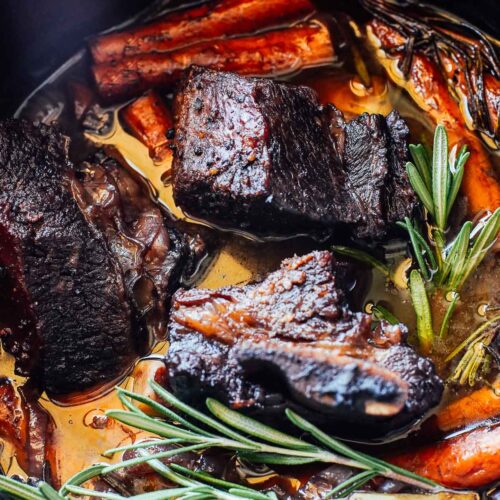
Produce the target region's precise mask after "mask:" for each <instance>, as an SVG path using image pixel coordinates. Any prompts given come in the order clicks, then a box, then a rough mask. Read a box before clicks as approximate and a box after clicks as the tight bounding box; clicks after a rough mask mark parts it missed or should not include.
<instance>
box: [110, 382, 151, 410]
mask: <svg viewBox="0 0 500 500" xmlns="http://www.w3.org/2000/svg"><path fill="white" fill-rule="evenodd" d="M116 391H117V393H118V399H119V400H120V403H121V404H122V405H123V406H124V407H125V408H126V409H127V410H129V411H131V412H133V413H137V414H138V415H144V416H147V415H146V414H145V413H144V412H143V411H142V410H140V409H139V408H137V406H135V404H134V403H132V401H130V398H128V397H127V391H125V389H122V388H121V387H117V388H116Z"/></svg>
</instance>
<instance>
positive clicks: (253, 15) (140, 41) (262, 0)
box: [90, 0, 314, 64]
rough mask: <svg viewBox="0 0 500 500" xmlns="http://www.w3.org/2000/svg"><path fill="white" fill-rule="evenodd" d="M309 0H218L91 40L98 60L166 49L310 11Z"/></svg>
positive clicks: (245, 31) (256, 28) (283, 20)
mask: <svg viewBox="0 0 500 500" xmlns="http://www.w3.org/2000/svg"><path fill="white" fill-rule="evenodd" d="M313 11H314V7H313V5H312V4H311V2H310V1H309V0H219V1H216V2H212V3H210V4H205V5H201V6H198V7H194V8H191V9H187V10H183V11H181V12H174V13H171V14H167V15H165V16H163V17H162V18H160V19H159V20H157V21H155V22H153V23H151V24H147V25H145V26H140V27H139V28H135V29H131V30H126V31H120V32H118V33H111V34H109V35H104V36H100V37H98V38H95V39H93V40H91V42H90V51H91V53H92V57H93V59H94V62H95V63H98V64H99V63H104V62H111V61H113V60H117V59H121V58H123V57H128V56H132V55H137V54H145V53H148V52H165V51H169V50H173V49H177V48H179V47H183V46H186V45H189V44H192V43H196V42H201V41H203V40H208V39H211V38H219V37H225V36H228V35H236V34H241V33H250V32H253V31H256V30H260V29H263V28H266V27H269V26H276V25H280V24H285V23H288V22H289V21H291V20H293V19H298V18H300V17H303V16H305V15H306V14H310V13H311V12H313Z"/></svg>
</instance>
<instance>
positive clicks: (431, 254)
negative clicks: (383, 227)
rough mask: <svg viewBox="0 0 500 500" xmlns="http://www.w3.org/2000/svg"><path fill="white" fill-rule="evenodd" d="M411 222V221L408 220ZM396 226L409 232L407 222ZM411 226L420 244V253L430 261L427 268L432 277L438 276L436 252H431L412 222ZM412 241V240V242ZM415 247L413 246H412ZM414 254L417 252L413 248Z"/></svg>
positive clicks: (414, 236)
mask: <svg viewBox="0 0 500 500" xmlns="http://www.w3.org/2000/svg"><path fill="white" fill-rule="evenodd" d="M408 220H409V219H408ZM396 224H397V225H398V226H399V227H401V228H402V229H406V231H408V233H409V230H408V226H407V223H406V219H405V222H401V221H398V222H396ZM410 226H411V227H412V228H413V238H414V239H415V241H417V242H418V246H417V248H418V252H419V253H420V252H423V254H422V255H423V256H424V257H425V258H426V259H427V260H428V261H429V262H428V264H427V267H428V269H429V272H430V274H431V276H434V275H435V274H436V271H437V270H438V263H437V261H436V257H435V256H434V252H433V251H432V250H431V247H430V246H429V244H428V243H427V242H426V241H425V239H424V237H423V236H422V235H421V234H420V231H419V230H418V229H417V228H416V227H415V226H414V225H413V224H412V223H411V221H410ZM410 241H411V240H410ZM412 246H413V244H412ZM413 250H414V252H416V250H415V247H414V248H413Z"/></svg>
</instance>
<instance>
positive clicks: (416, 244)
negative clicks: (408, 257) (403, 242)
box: [404, 217, 431, 280]
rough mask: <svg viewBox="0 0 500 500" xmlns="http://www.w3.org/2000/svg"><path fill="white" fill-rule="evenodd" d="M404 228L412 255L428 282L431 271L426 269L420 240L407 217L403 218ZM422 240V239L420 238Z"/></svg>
mask: <svg viewBox="0 0 500 500" xmlns="http://www.w3.org/2000/svg"><path fill="white" fill-rule="evenodd" d="M404 224H405V227H406V230H407V231H408V235H409V236H410V241H411V245H412V247H413V254H414V255H415V258H416V259H417V262H418V267H420V270H421V271H422V274H423V276H424V278H425V279H426V280H429V279H430V278H431V270H430V269H429V268H428V266H427V264H426V262H425V259H424V255H423V253H424V252H423V250H424V249H423V248H422V245H421V239H419V238H418V235H417V231H416V230H415V228H414V227H413V225H412V223H411V221H410V219H409V218H408V217H405V222H404ZM422 240H423V238H422ZM427 248H428V247H427ZM429 255H431V253H430V250H429Z"/></svg>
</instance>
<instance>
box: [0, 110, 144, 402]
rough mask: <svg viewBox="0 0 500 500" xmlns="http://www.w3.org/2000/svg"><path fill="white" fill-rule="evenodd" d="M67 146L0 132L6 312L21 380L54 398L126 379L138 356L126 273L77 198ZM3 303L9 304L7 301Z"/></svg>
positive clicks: (44, 134)
mask: <svg viewBox="0 0 500 500" xmlns="http://www.w3.org/2000/svg"><path fill="white" fill-rule="evenodd" d="M70 170H71V164H70V162H69V161H68V157H67V139H66V138H65V137H64V136H62V135H61V134H59V133H58V132H56V131H54V130H53V129H51V128H49V127H46V126H42V125H40V126H38V127H36V126H34V125H31V124H29V123H27V122H24V121H16V120H7V121H4V122H2V123H0V266H2V267H3V268H4V274H5V277H4V280H3V285H2V287H3V288H5V289H7V290H8V294H7V295H3V300H8V302H9V306H6V305H5V304H4V306H3V307H0V310H2V309H3V310H10V314H8V315H5V316H4V315H2V318H1V321H2V324H1V325H0V330H1V331H2V333H3V342H4V346H5V348H6V349H7V350H8V351H9V352H11V353H12V354H14V355H15V357H16V371H17V373H20V374H23V375H28V374H30V373H34V372H35V373H39V376H40V379H39V380H40V381H41V382H42V383H43V385H44V387H45V388H46V389H47V390H49V391H50V392H52V393H65V392H69V391H76V390H82V389H85V388H88V387H90V386H93V385H95V384H97V383H100V382H104V381H109V380H111V379H113V378H114V377H116V376H118V375H120V374H121V373H122V372H123V371H124V369H126V367H127V366H128V365H129V363H130V362H131V360H132V359H133V357H134V356H135V354H134V347H133V336H132V327H131V326H132V325H131V310H130V307H129V305H128V301H127V296H126V290H125V285H124V283H123V279H122V274H121V271H120V268H119V267H118V266H117V264H116V262H115V261H114V259H113V258H112V256H111V254H110V253H109V251H108V249H107V245H106V242H105V240H104V238H103V237H102V235H101V234H100V233H99V232H98V231H96V230H95V229H94V228H93V227H92V226H91V225H90V224H89V223H88V222H87V221H86V220H85V217H84V215H83V214H82V212H81V211H80V210H79V208H78V205H77V204H76V202H75V200H74V198H73V196H72V195H71V192H70V190H69V179H68V172H69V171H70ZM0 300H1V299H0Z"/></svg>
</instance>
